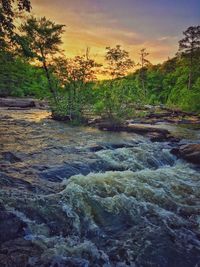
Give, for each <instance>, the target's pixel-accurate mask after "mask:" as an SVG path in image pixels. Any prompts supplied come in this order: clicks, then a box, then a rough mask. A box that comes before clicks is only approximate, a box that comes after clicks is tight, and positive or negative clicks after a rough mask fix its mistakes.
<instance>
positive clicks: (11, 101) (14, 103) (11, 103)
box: [0, 98, 35, 108]
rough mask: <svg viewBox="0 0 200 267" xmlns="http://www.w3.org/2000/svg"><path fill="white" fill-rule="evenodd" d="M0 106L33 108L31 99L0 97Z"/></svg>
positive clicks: (33, 102) (33, 103)
mask: <svg viewBox="0 0 200 267" xmlns="http://www.w3.org/2000/svg"><path fill="white" fill-rule="evenodd" d="M0 107H16V108H33V107H35V101H34V100H33V99H18V98H0Z"/></svg>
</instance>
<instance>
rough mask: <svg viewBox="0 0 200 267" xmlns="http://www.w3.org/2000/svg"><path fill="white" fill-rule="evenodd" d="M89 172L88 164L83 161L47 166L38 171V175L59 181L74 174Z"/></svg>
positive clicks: (52, 180)
mask: <svg viewBox="0 0 200 267" xmlns="http://www.w3.org/2000/svg"><path fill="white" fill-rule="evenodd" d="M89 172H90V168H89V166H87V165H86V164H84V163H80V164H65V165H63V166H57V167H53V168H49V169H47V170H44V171H42V172H40V173H39V177H40V178H42V179H46V180H48V181H51V182H61V181H62V180H63V179H67V178H69V177H71V176H73V175H76V174H83V175H87V174H88V173H89Z"/></svg>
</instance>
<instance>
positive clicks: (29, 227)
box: [0, 110, 200, 267]
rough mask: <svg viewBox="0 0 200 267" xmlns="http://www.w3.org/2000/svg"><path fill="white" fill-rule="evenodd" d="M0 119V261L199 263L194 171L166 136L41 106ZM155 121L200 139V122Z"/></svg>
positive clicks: (199, 189)
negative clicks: (96, 124) (3, 218)
mask: <svg viewBox="0 0 200 267" xmlns="http://www.w3.org/2000/svg"><path fill="white" fill-rule="evenodd" d="M0 117H1V122H0V140H1V142H0V160H1V169H0V186H1V190H0V208H2V210H3V212H4V213H5V212H6V214H9V215H7V216H8V218H11V219H8V220H7V224H6V223H2V224H1V222H0V226H1V227H4V232H5V233H4V234H2V231H0V233H1V235H2V236H0V239H1V242H2V243H1V244H0V266H3V267H4V266H6V267H23V266H27V267H32V266H37V267H65V266H75V267H76V266H81V267H101V266H102V267H127V266H131V267H199V266H200V169H199V168H198V167H195V166H194V165H192V164H189V163H187V162H185V161H183V160H180V159H177V158H176V157H175V156H173V155H172V154H171V153H170V150H171V148H172V144H170V143H167V142H162V143H157V142H154V143H153V142H151V141H150V140H149V139H147V138H145V137H142V136H141V135H137V134H133V133H112V132H102V131H99V130H97V129H95V128H89V127H72V126H68V125H66V124H65V123H61V122H55V121H53V120H51V119H49V113H48V112H46V111H41V110H28V111H27V110H26V111H17V110H15V111H13V110H0ZM157 127H162V128H165V129H169V130H170V131H171V132H172V134H173V135H174V136H176V137H180V138H181V142H182V143H192V142H195V143H197V142H198V143H199V142H200V129H199V128H198V127H193V128H189V127H188V126H174V125H169V124H168V125H165V124H162V125H159V126H157ZM16 225H21V226H22V227H21V228H20V227H18V228H17V230H16V227H17V226H16ZM11 233H12V234H11Z"/></svg>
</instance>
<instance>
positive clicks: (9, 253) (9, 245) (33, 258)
mask: <svg viewBox="0 0 200 267" xmlns="http://www.w3.org/2000/svg"><path fill="white" fill-rule="evenodd" d="M41 254H42V249H41V248H40V247H38V246H37V245H35V244H33V243H32V242H31V241H27V240H24V239H22V238H18V239H15V240H10V241H8V242H5V243H3V245H2V246H1V247H0V263H1V265H0V266H2V267H28V266H29V267H33V266H41V267H43V266H44V265H38V260H39V258H40V256H41Z"/></svg>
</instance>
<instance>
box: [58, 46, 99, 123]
mask: <svg viewBox="0 0 200 267" xmlns="http://www.w3.org/2000/svg"><path fill="white" fill-rule="evenodd" d="M54 66H55V74H56V77H57V78H58V80H59V83H60V86H61V87H62V88H65V90H66V92H67V104H66V105H65V106H66V111H65V114H66V113H67V114H68V115H69V117H70V120H72V119H74V118H75V119H79V118H80V117H81V113H82V109H83V106H84V103H85V102H87V101H85V100H86V99H85V95H84V91H85V89H86V88H87V86H86V85H87V83H89V82H93V81H95V80H96V73H97V69H98V68H99V67H100V66H101V65H100V64H98V63H96V62H95V60H94V59H91V58H90V57H89V54H88V50H87V51H86V54H85V55H83V56H76V57H75V58H73V59H66V58H64V57H63V56H62V57H59V58H57V59H56V60H55V61H54Z"/></svg>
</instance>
